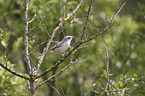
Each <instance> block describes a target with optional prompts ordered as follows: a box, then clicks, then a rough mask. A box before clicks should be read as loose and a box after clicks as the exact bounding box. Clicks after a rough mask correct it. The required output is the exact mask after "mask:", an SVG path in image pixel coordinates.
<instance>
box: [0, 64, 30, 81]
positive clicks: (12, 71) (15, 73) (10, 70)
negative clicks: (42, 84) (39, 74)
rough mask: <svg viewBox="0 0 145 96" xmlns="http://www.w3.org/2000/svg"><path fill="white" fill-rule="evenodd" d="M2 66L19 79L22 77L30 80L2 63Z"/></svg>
mask: <svg viewBox="0 0 145 96" xmlns="http://www.w3.org/2000/svg"><path fill="white" fill-rule="evenodd" d="M0 66H1V67H3V68H4V69H5V70H7V71H9V72H10V73H12V74H13V75H16V76H18V77H21V78H24V79H27V80H28V77H27V76H25V75H23V74H21V73H18V72H16V71H14V70H12V69H10V68H8V67H7V66H6V65H5V64H3V63H2V62H0Z"/></svg>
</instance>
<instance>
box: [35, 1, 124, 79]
mask: <svg viewBox="0 0 145 96" xmlns="http://www.w3.org/2000/svg"><path fill="white" fill-rule="evenodd" d="M123 6H124V4H123V5H122V7H123ZM122 7H121V8H122ZM121 8H120V9H119V10H118V11H117V13H119V12H120V10H121ZM113 17H114V16H113ZM111 22H112V20H110V22H109V23H108V24H107V25H106V27H105V28H104V29H103V30H102V31H101V32H99V33H98V34H95V35H94V36H92V37H90V38H89V39H87V40H85V41H82V40H80V42H78V44H77V45H76V46H75V47H74V48H73V49H72V50H70V52H69V53H68V54H67V55H65V56H64V57H63V58H61V60H59V61H57V63H56V64H55V65H53V66H51V67H50V68H49V69H47V70H45V71H44V72H42V73H40V74H39V75H37V76H36V79H37V78H40V77H41V76H43V75H45V74H46V73H48V72H49V71H52V70H53V69H54V68H55V67H57V66H58V65H59V64H60V63H61V62H63V61H64V60H65V59H66V58H67V57H68V56H69V55H70V54H71V53H72V52H73V51H75V50H76V49H77V48H78V47H79V46H80V45H81V44H83V43H86V42H88V41H90V40H92V39H93V38H95V37H97V36H99V35H101V34H103V33H104V32H106V31H107V30H108V29H109V28H110V26H109V27H108V25H109V24H110V23H111ZM43 56H44V55H43ZM41 63H42V62H41ZM39 67H40V66H39Z"/></svg>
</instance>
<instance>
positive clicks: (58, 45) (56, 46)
mask: <svg viewBox="0 0 145 96" xmlns="http://www.w3.org/2000/svg"><path fill="white" fill-rule="evenodd" d="M60 46H61V44H60V42H58V43H57V44H56V45H54V46H53V47H52V48H51V49H50V50H53V49H55V48H58V47H60Z"/></svg>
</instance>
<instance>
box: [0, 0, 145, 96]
mask: <svg viewBox="0 0 145 96" xmlns="http://www.w3.org/2000/svg"><path fill="white" fill-rule="evenodd" d="M62 1H63V0H30V3H29V10H28V13H29V16H28V17H29V20H31V19H32V18H33V16H34V14H35V13H36V14H37V18H36V19H35V20H34V21H33V22H32V23H30V24H29V31H30V30H31V29H32V28H33V27H35V26H37V25H38V24H39V23H40V21H41V20H42V18H43V16H44V15H46V16H45V18H44V19H43V20H42V22H41V24H45V26H46V29H47V31H48V32H49V34H52V32H53V29H54V28H55V27H57V26H58V24H59V22H60V21H61V18H62V13H63V10H62V6H63V3H62ZM80 1H81V0H68V1H67V2H66V10H65V15H66V17H67V16H69V15H70V13H71V12H73V10H74V9H75V8H76V6H77V5H78V4H79V3H80ZM18 2H20V3H21V4H22V5H23V3H24V2H23V1H20V0H0V54H1V55H0V56H1V57H0V61H1V62H4V63H6V62H7V65H8V66H10V67H11V68H13V69H14V70H16V71H18V72H20V73H25V62H24V55H23V52H24V38H23V37H24V10H23V8H22V7H21V6H20V5H19V3H18ZM89 2H90V1H89V0H86V1H85V2H84V3H83V4H82V6H81V7H80V8H79V9H78V11H77V12H76V14H75V15H73V18H75V20H77V22H76V23H72V24H69V25H67V26H64V27H63V28H61V29H60V30H58V31H57V33H56V37H55V38H54V40H56V41H60V40H62V38H63V37H64V35H72V36H75V38H74V39H73V40H72V44H71V45H72V46H75V45H76V44H77V42H79V40H80V33H82V30H83V26H84V22H85V20H84V19H85V17H86V13H87V10H88V7H89ZM124 2H126V4H125V6H124V7H123V9H122V10H121V12H120V13H119V14H118V15H117V16H116V17H115V18H114V20H113V22H114V24H113V26H112V27H111V28H110V30H108V31H107V32H106V33H104V34H103V35H101V36H99V37H97V38H95V39H93V40H91V41H90V42H88V43H85V44H83V45H82V46H81V47H84V48H81V49H79V50H77V52H76V54H75V55H73V56H72V59H73V60H75V59H76V58H78V62H77V63H75V64H73V65H71V66H70V67H69V68H68V69H66V71H64V72H63V73H61V74H59V75H58V76H56V78H53V79H52V80H50V81H49V83H48V84H44V85H42V86H41V87H39V88H38V90H37V94H38V95H40V96H47V95H48V96H57V95H58V93H57V92H56V91H55V90H54V89H53V88H51V87H50V85H53V86H54V87H55V88H56V89H57V90H58V91H59V92H60V93H61V94H65V96H85V95H86V96H98V95H102V96H105V95H106V94H107V93H108V92H109V90H110V95H115V96H120V95H121V96H125V95H130V96H144V95H145V77H144V76H145V72H144V70H145V51H144V48H145V42H144V41H145V0H93V4H92V7H91V12H92V13H91V14H90V15H89V22H90V23H91V25H93V26H94V27H95V28H97V29H98V30H99V31H101V30H103V28H104V27H105V26H106V24H107V20H106V17H108V18H109V19H110V18H111V17H112V16H113V15H114V13H115V12H116V11H117V9H118V8H119V7H120V4H123V3H124ZM46 13H47V14H46ZM73 18H70V20H68V21H66V22H65V23H64V25H66V24H68V23H69V22H71V20H73ZM46 29H45V27H44V26H43V25H40V26H38V27H36V28H35V29H33V30H32V31H31V32H30V33H29V49H30V50H29V51H30V52H32V51H33V50H35V48H36V47H37V45H38V44H40V43H41V42H44V41H46V40H48V39H49V36H48V34H47V32H46ZM94 34H97V32H96V30H95V29H93V28H92V27H91V26H89V25H88V27H87V28H86V35H87V36H92V35H94ZM104 43H105V44H106V45H107V48H108V52H109V79H110V84H109V87H108V89H107V90H105V88H106V85H107V73H106V65H105V56H106V49H105V47H104ZM45 45H46V43H44V44H42V45H41V46H40V47H38V48H37V49H36V50H35V52H34V53H33V54H32V55H31V63H32V66H33V67H34V66H35V65H36V64H37V62H38V58H36V56H37V55H39V54H40V53H41V52H42V51H43V48H44V47H45ZM90 45H91V46H90ZM51 46H53V45H51ZM85 46H90V47H85ZM5 54H6V56H7V61H6V60H5V58H4V55H5ZM60 59H61V56H59V55H55V54H48V55H47V56H46V58H45V59H44V62H43V63H42V65H41V67H40V69H41V71H40V72H42V71H44V70H46V69H47V68H49V67H50V66H51V65H54V64H55V63H56V62H57V61H58V60H60ZM69 61H70V57H68V58H67V59H66V60H65V61H64V62H63V63H61V64H60V65H59V67H58V68H57V69H56V70H54V71H53V72H50V73H48V74H47V75H45V76H44V77H43V78H41V79H40V80H38V82H37V83H36V84H39V83H40V82H41V81H43V80H45V79H46V78H48V77H50V76H51V75H52V74H54V73H56V72H58V71H59V70H60V69H62V68H63V67H64V66H65V65H67V64H68V63H69ZM69 70H70V71H69ZM0 83H1V84H0V95H16V94H17V95H18V96H20V95H27V94H28V90H27V89H28V88H27V81H25V80H23V79H21V78H18V77H16V76H14V75H12V74H10V73H9V72H7V71H6V70H4V69H2V68H1V67H0ZM18 85H20V86H21V88H17V86H18ZM94 91H95V92H94Z"/></svg>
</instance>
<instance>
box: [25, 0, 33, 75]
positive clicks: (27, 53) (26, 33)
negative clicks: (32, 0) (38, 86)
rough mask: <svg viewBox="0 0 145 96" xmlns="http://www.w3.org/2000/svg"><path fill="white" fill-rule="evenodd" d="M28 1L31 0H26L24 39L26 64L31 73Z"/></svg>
mask: <svg viewBox="0 0 145 96" xmlns="http://www.w3.org/2000/svg"><path fill="white" fill-rule="evenodd" d="M28 3H29V0H25V12H24V21H25V25H24V26H25V31H24V36H25V38H24V40H25V59H26V66H27V72H28V74H29V75H31V65H30V59H29V50H28Z"/></svg>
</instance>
